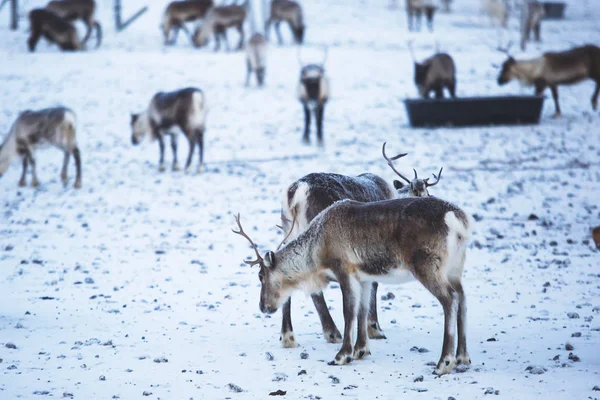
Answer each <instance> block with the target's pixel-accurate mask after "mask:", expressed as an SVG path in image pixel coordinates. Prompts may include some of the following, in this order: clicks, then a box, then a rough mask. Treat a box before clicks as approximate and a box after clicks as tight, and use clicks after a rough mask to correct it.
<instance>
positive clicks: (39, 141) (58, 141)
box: [0, 107, 81, 189]
mask: <svg viewBox="0 0 600 400" xmlns="http://www.w3.org/2000/svg"><path fill="white" fill-rule="evenodd" d="M76 126H77V118H76V116H75V113H74V112H73V111H72V110H70V109H68V108H66V107H53V108H45V109H42V110H37V111H31V110H27V111H23V112H22V113H21V114H19V116H18V117H17V119H16V121H15V122H14V123H13V125H12V127H11V128H10V132H9V134H8V136H7V137H6V139H5V140H4V142H3V143H2V145H1V146H0V176H2V175H3V174H4V173H5V172H6V170H7V169H8V167H9V165H10V162H11V161H12V160H13V159H15V158H18V157H21V158H22V159H23V173H22V175H21V179H20V180H19V186H25V185H26V184H27V181H26V175H27V169H28V167H29V166H31V175H32V181H31V186H33V187H37V186H39V184H40V182H39V180H38V177H37V173H36V161H35V158H34V150H35V149H36V148H37V147H38V146H42V145H51V146H54V147H57V148H59V149H61V150H62V151H63V152H64V159H63V166H62V170H61V173H60V178H61V180H62V182H63V184H64V185H65V186H66V185H67V183H68V178H67V168H68V164H69V159H70V157H71V154H73V157H74V158H75V168H76V169H77V177H76V178H75V188H77V189H79V188H80V187H81V153H80V152H79V148H78V147H77V138H76Z"/></svg>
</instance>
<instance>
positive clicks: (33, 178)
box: [27, 149, 40, 187]
mask: <svg viewBox="0 0 600 400" xmlns="http://www.w3.org/2000/svg"><path fill="white" fill-rule="evenodd" d="M27 158H29V163H30V164H31V186H32V187H38V186H40V181H38V178H37V173H36V170H35V159H34V158H33V154H32V152H31V149H27Z"/></svg>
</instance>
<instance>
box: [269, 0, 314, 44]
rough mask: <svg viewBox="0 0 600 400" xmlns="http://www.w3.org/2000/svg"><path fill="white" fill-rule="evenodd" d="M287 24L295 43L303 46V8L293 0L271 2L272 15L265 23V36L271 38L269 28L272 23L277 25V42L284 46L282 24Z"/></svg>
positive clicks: (274, 0)
mask: <svg viewBox="0 0 600 400" xmlns="http://www.w3.org/2000/svg"><path fill="white" fill-rule="evenodd" d="M282 21H284V22H287V23H288V25H289V26H290V29H291V30H292V34H293V35H294V42H296V43H297V44H302V42H303V41H304V30H305V29H306V27H305V26H304V18H303V17H302V7H301V6H300V4H298V3H296V2H295V1H291V0H273V1H272V2H271V15H270V16H269V19H268V20H267V22H266V23H265V35H266V36H267V37H269V28H270V27H271V24H272V23H275V33H276V34H277V41H278V42H279V44H280V45H281V44H283V38H282V37H281V32H280V31H279V25H280V24H281V22H282Z"/></svg>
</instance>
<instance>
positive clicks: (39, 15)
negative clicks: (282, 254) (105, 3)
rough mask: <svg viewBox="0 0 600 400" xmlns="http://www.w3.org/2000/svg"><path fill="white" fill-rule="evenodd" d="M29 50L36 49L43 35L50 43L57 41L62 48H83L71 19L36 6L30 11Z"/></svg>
mask: <svg viewBox="0 0 600 400" xmlns="http://www.w3.org/2000/svg"><path fill="white" fill-rule="evenodd" d="M29 30H30V34H29V39H28V40H27V46H28V47H29V51H31V52H33V51H35V47H36V45H37V42H38V41H39V40H40V38H41V37H42V36H43V37H45V38H46V39H47V40H48V41H49V42H50V43H56V44H57V45H58V46H59V47H60V49H61V50H67V51H72V50H81V49H82V48H83V46H82V44H81V42H80V41H79V38H78V37H77V31H76V30H75V27H74V26H73V25H71V24H70V23H69V21H67V20H65V19H63V18H61V17H59V16H58V15H56V14H54V13H53V12H51V11H48V10H45V9H43V8H36V9H33V10H31V11H30V12H29Z"/></svg>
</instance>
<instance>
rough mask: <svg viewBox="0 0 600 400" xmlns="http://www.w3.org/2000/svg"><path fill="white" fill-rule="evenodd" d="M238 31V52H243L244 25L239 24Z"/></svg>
mask: <svg viewBox="0 0 600 400" xmlns="http://www.w3.org/2000/svg"><path fill="white" fill-rule="evenodd" d="M237 30H238V32H239V33H240V42H239V43H238V46H237V50H242V49H243V48H244V25H243V24H239V25H238V26H237Z"/></svg>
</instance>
